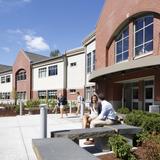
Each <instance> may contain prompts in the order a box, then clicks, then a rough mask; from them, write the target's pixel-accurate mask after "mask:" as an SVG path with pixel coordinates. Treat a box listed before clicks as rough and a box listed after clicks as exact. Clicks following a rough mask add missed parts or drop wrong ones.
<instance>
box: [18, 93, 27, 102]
mask: <svg viewBox="0 0 160 160" xmlns="http://www.w3.org/2000/svg"><path fill="white" fill-rule="evenodd" d="M17 97H18V99H22V100H25V99H26V92H25V91H24V92H17Z"/></svg>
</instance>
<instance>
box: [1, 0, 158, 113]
mask: <svg viewBox="0 0 160 160" xmlns="http://www.w3.org/2000/svg"><path fill="white" fill-rule="evenodd" d="M0 80H1V82H0V101H1V102H4V101H5V102H6V101H12V100H13V97H14V93H15V92H16V93H17V95H18V97H19V98H20V99H25V100H28V99H37V98H39V99H44V98H45V97H49V98H53V97H54V96H56V95H57V94H58V93H59V92H64V93H65V94H66V95H67V98H68V100H75V99H76V92H77V91H79V92H80V93H81V95H83V96H84V97H85V99H86V100H89V99H90V97H91V95H92V94H93V93H94V92H95V91H96V92H97V93H100V92H101V93H104V95H105V97H106V99H107V100H108V101H110V102H111V103H112V104H113V106H114V108H115V109H116V108H118V107H121V106H125V107H128V108H130V109H142V110H144V111H148V110H149V106H150V105H153V104H158V105H160V1H159V0H154V1H153V0H147V1H146V0H135V1H128V0H118V1H113V0H107V1H105V3H104V6H103V9H102V12H101V15H100V17H99V20H98V22H97V25H96V29H95V30H94V31H93V32H91V33H90V34H89V35H88V36H87V37H86V38H85V39H84V40H83V42H82V47H80V48H75V49H72V50H70V51H67V52H66V53H64V54H63V55H61V56H58V57H55V58H53V57H52V58H51V57H45V56H42V55H38V54H33V53H29V52H25V51H23V50H20V51H19V53H18V54H17V58H16V60H15V63H14V65H13V66H4V65H0Z"/></svg>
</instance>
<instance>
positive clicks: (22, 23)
mask: <svg viewBox="0 0 160 160" xmlns="http://www.w3.org/2000/svg"><path fill="white" fill-rule="evenodd" d="M104 1H105V0H0V64H4V65H13V63H14V62H15V59H16V55H17V54H18V52H19V50H20V49H24V50H25V51H29V52H33V53H37V54H41V55H44V56H49V55H50V51H52V50H55V49H59V50H60V52H61V53H62V54H63V53H64V52H65V51H66V50H70V49H73V48H77V47H80V46H81V45H82V41H83V39H84V38H85V37H86V36H87V35H88V34H89V33H91V32H92V31H93V30H94V29H95V27H96V23H97V21H98V18H99V16H100V14H101V10H102V7H103V4H104Z"/></svg>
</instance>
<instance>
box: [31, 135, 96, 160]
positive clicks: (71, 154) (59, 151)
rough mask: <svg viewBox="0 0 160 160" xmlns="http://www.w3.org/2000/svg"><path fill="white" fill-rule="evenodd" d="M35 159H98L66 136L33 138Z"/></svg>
mask: <svg viewBox="0 0 160 160" xmlns="http://www.w3.org/2000/svg"><path fill="white" fill-rule="evenodd" d="M32 146H33V150H34V152H35V154H36V157H37V160H63V159H65V160H75V159H77V160H99V159H98V158H97V157H95V156H94V155H92V154H90V153H89V152H87V151H86V150H84V149H83V148H81V147H79V146H78V145H77V144H75V143H74V142H73V141H72V140H70V139H67V138H45V139H33V140H32Z"/></svg>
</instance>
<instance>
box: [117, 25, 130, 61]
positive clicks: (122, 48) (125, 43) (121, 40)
mask: <svg viewBox="0 0 160 160" xmlns="http://www.w3.org/2000/svg"><path fill="white" fill-rule="evenodd" d="M128 48H129V30H128V27H126V28H125V29H124V30H122V32H121V33H120V34H119V35H118V36H117V37H116V40H115V52H116V63H118V62H121V61H124V60H127V59H128Z"/></svg>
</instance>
